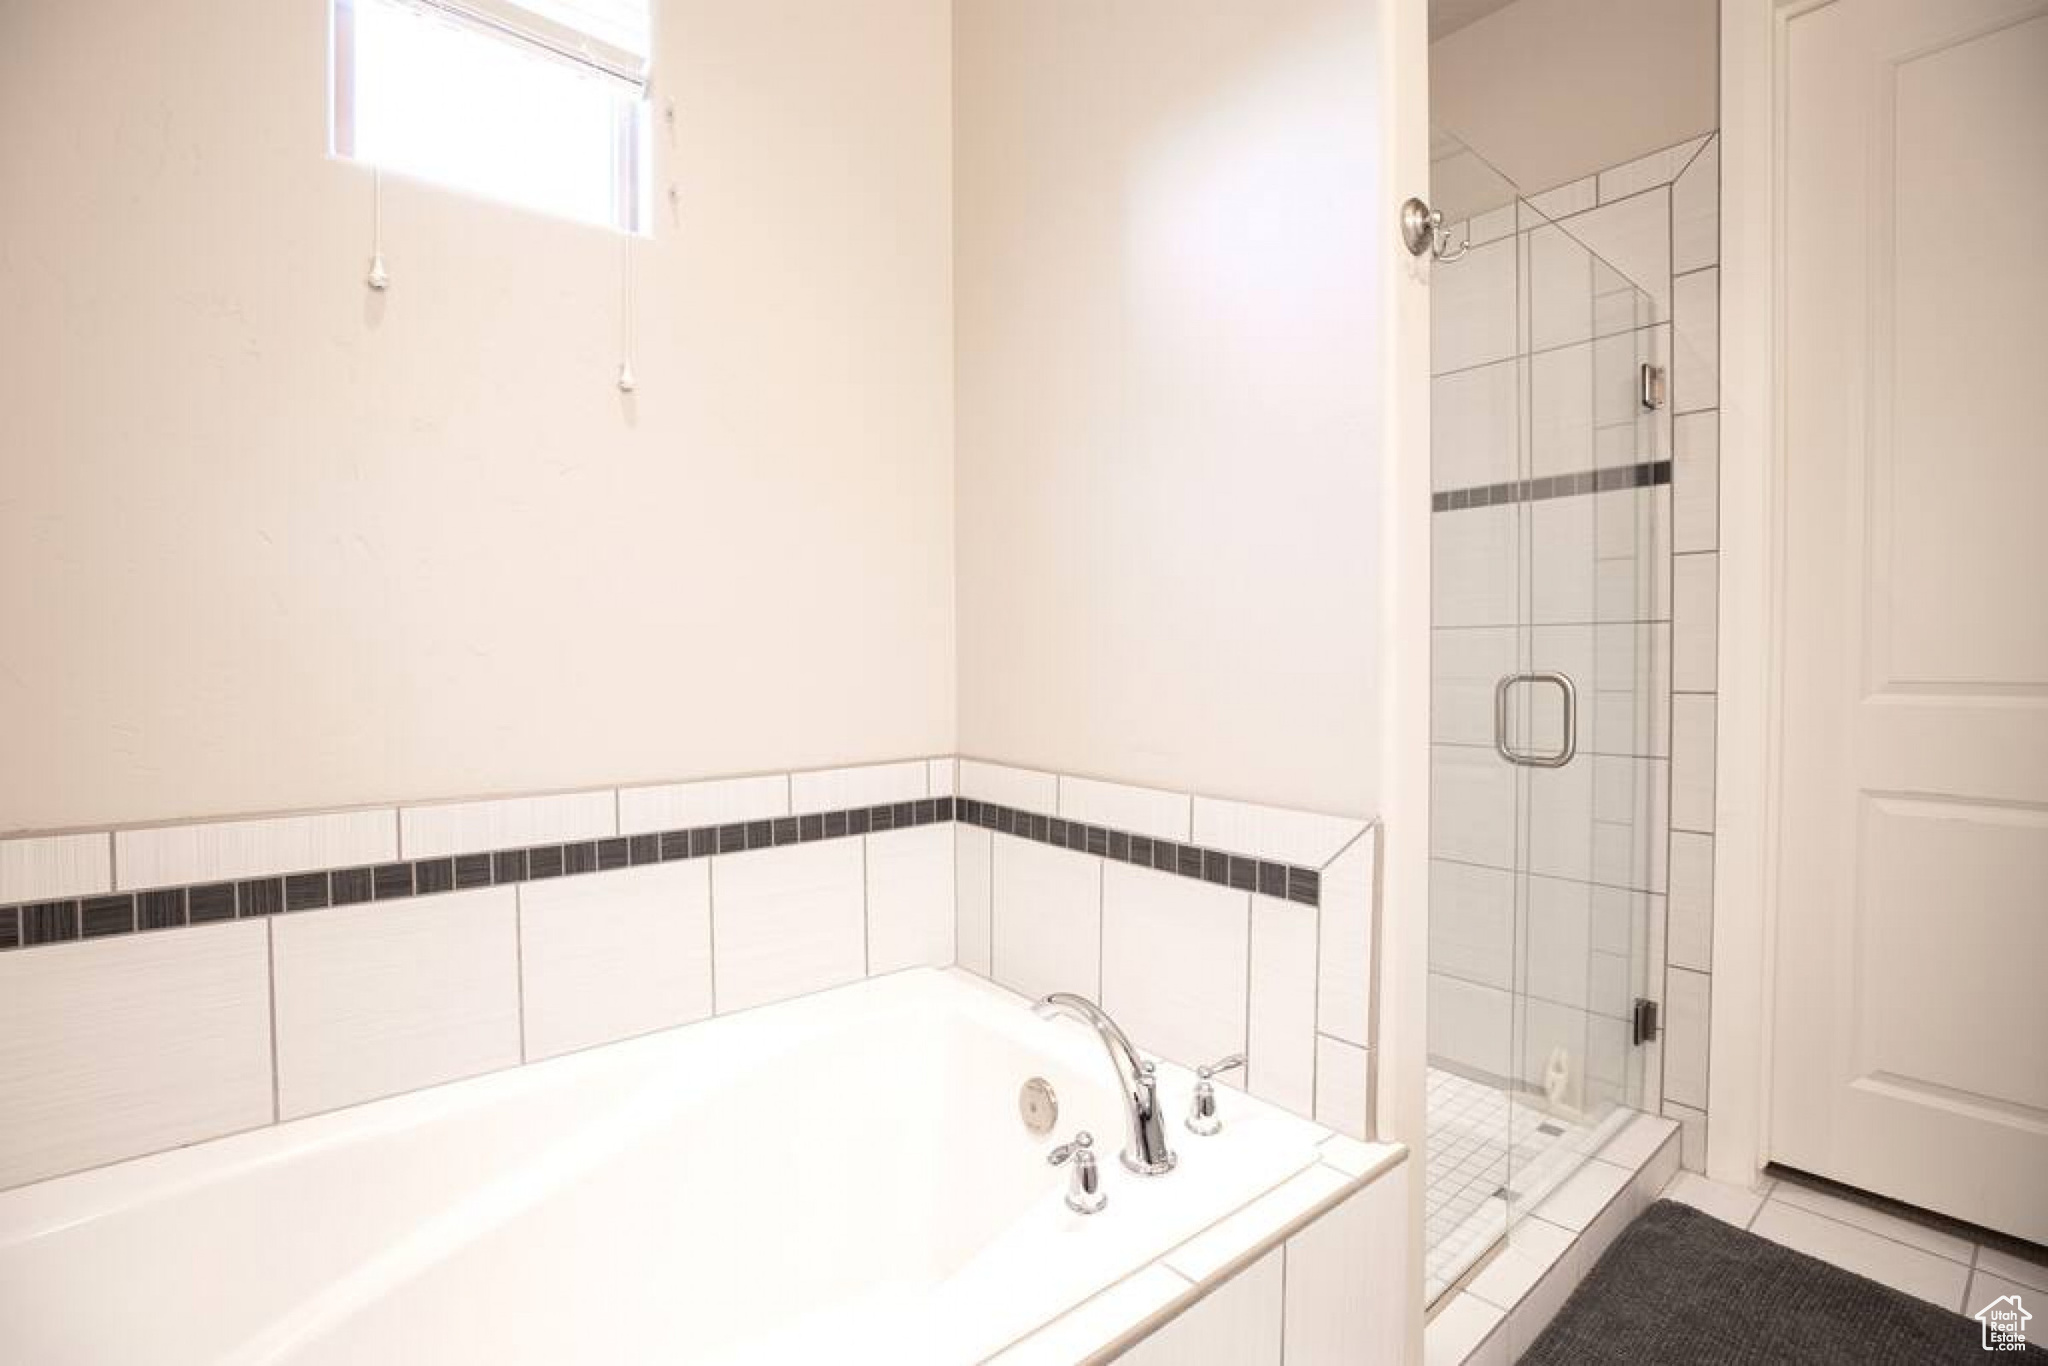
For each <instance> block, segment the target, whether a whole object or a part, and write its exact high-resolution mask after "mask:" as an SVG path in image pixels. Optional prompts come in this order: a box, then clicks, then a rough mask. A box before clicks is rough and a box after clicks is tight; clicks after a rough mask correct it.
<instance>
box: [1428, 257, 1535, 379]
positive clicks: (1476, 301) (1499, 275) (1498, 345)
mask: <svg viewBox="0 0 2048 1366" xmlns="http://www.w3.org/2000/svg"><path fill="white" fill-rule="evenodd" d="M1518 254H1519V248H1518V245H1517V243H1516V242H1515V241H1514V240H1510V239H1503V240H1502V241H1499V242H1492V243H1489V244H1487V245H1486V246H1481V247H1474V248H1472V250H1471V251H1469V252H1467V253H1466V255H1465V258H1464V259H1463V260H1461V261H1459V262H1458V264H1457V267H1456V268H1455V269H1445V270H1440V271H1438V272H1436V274H1435V275H1434V276H1433V277H1432V279H1431V300H1430V305H1431V316H1430V373H1431V374H1436V375H1441V374H1446V373H1448V372H1450V371H1452V370H1463V369H1467V368H1469V367H1471V366H1474V365H1488V364H1491V363H1492V362H1494V361H1498V360H1506V359H1507V358H1508V357H1510V356H1512V355H1514V354H1515V349H1516V341H1517V337H1516V331H1517V328H1516V317H1517V309H1516V307H1515V293H1516V286H1515V276H1516V269H1515V266H1516V258H1517V255H1518Z"/></svg>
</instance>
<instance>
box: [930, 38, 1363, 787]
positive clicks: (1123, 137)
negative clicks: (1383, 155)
mask: <svg viewBox="0 0 2048 1366" xmlns="http://www.w3.org/2000/svg"><path fill="white" fill-rule="evenodd" d="M1378 23H1379V19H1378V17H1377V15H1376V13H1375V11H1374V10H1373V9H1372V8H1371V7H1369V6H1360V5H1357V4H1349V3H1342V2H1341V0H1286V2H1285V3H1271V4H1260V5H1247V4H1244V3H1242V2H1241V0H1207V2H1205V3H1199V4H1189V3H1186V0H1137V2H1136V3H1127V4H1119V5H1103V4H1101V3H1099V0H1056V2H1053V3H1037V4H1030V5H1019V4H1014V3H1005V2H1004V0H961V2H960V3H959V4H957V5H956V6H955V41H954V53H955V101H954V113H955V142H956V146H955V167H956V171H955V178H956V214H957V231H956V238H955V251H956V255H957V275H956V293H957V347H958V350H957V365H958V390H957V402H958V425H957V441H958V468H959V476H958V477H959V535H960V558H959V574H960V578H959V614H960V615H959V620H960V748H961V751H962V752H963V753H967V754H974V755H980V756H983V757H987V758H993V759H1000V760H1007V761H1013V762H1017V763H1020V764H1026V765H1033V766H1037V767H1041V768H1051V769H1060V770H1063V771H1067V772H1077V773H1089V774H1097V775H1103V776H1111V777H1115V778H1120V779H1126V780H1129V781H1133V782H1141V783H1147V784H1151V785H1154V786H1159V787H1168V788H1177V789H1183V790H1194V791H1199V792H1207V793H1212V794H1216V795H1223V796H1234V797H1243V798H1248V799H1252V800H1258V801H1267V802H1273V803H1276V804H1282V805H1290V806H1297V807H1307V808H1314V809H1321V810H1328V811H1335V812H1343V813H1353V814H1365V813H1370V812H1371V811H1372V810H1373V809H1374V806H1375V805H1376V797H1377V792H1378V755H1377V752H1376V738H1375V731H1376V727H1377V725H1378V716H1377V713H1376V704H1377V695H1376V691H1375V686H1374V683H1375V679H1374V669H1375V660H1374V649H1373V641H1374V638H1375V629H1376V616H1375V613H1376V607H1375V596H1376V595H1375V579H1374V573H1373V570H1374V566H1375V564H1376V557H1377V549H1376V546H1375V527H1376V524H1377V518H1378V501H1377V500H1378V496H1379V494H1378V489H1379V477H1380V474H1379V469H1378V464H1377V455H1378V451H1377V431H1378V425H1377V424H1378V411H1377V404H1378V397H1377V396H1378V392H1379V386H1378V385H1377V384H1375V383H1374V382H1373V381H1372V377H1373V376H1374V375H1375V374H1376V372H1377V369H1378V365H1379V356H1380V352H1379V349H1378V348H1379V335H1380V334H1379V329H1378V327H1377V325H1376V323H1375V319H1377V318H1378V317H1379V314H1380V306H1381V296H1382V281H1381V280H1380V279H1379V278H1378V275H1377V270H1378V268H1379V266H1380V258H1379V256H1378V255H1377V253H1375V252H1374V251H1373V250H1371V249H1370V248H1369V244H1371V243H1373V242H1375V241H1376V240H1378V238H1379V235H1380V234H1382V233H1383V231H1384V229H1383V228H1382V227H1381V223H1382V220H1383V219H1384V217H1385V212H1386V204H1387V200H1386V195H1385V193H1384V191H1383V190H1382V189H1381V186H1380V179H1381V177H1380V172H1379V156H1380V140H1379V139H1380V126H1381V125H1380V112H1381V111H1380V96H1379V95H1378V93H1376V90H1375V86H1374V81H1373V73H1374V72H1375V71H1376V69H1377V55H1376V49H1375V45H1374V42H1375V34H1376V29H1377V25H1378Z"/></svg>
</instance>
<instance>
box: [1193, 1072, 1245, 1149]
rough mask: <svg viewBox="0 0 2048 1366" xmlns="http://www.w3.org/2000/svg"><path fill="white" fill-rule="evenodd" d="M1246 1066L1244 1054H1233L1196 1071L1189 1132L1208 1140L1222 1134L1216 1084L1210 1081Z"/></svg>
mask: <svg viewBox="0 0 2048 1366" xmlns="http://www.w3.org/2000/svg"><path fill="white" fill-rule="evenodd" d="M1243 1066H1244V1054H1242V1053H1232V1054H1231V1055H1230V1056H1229V1057H1227V1058H1218V1059H1217V1060H1216V1061H1214V1062H1212V1063H1207V1064H1205V1065H1203V1066H1201V1067H1197V1068H1196V1069H1195V1098H1194V1101H1193V1103H1192V1104H1190V1105H1189V1106H1188V1132H1189V1133H1193V1134H1200V1135H1201V1136H1202V1137H1204V1138H1207V1137H1209V1136H1210V1135H1212V1134H1215V1133H1219V1132H1221V1130H1222V1128H1223V1120H1222V1119H1221V1118H1220V1117H1218V1115H1217V1114H1216V1084H1215V1083H1214V1082H1212V1081H1210V1080H1209V1079H1210V1078H1211V1077H1213V1076H1215V1075H1216V1074H1217V1073H1219V1072H1228V1071H1230V1070H1231V1069H1232V1068H1234V1067H1243Z"/></svg>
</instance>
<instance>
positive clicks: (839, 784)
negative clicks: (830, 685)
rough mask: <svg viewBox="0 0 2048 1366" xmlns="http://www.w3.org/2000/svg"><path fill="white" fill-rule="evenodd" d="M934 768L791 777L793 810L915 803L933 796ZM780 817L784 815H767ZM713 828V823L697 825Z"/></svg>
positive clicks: (869, 767) (922, 765)
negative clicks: (887, 803)
mask: <svg viewBox="0 0 2048 1366" xmlns="http://www.w3.org/2000/svg"><path fill="white" fill-rule="evenodd" d="M931 781H932V778H931V765H930V763H928V762H927V761H926V760H923V759H912V760H910V761H908V762H906V763H899V764H863V765H861V766H860V767H857V768H826V769H817V770H813V771H811V772H806V773H792V774H790V775H789V799H790V810H791V811H792V812H794V813H797V814H802V813H804V812H807V811H839V810H843V809H845V808H847V807H853V806H879V805H881V804H882V803H884V802H905V801H915V800H917V799H918V798H920V797H928V796H931V795H932V792H931ZM768 814H781V813H779V812H778V813H768ZM697 823H700V824H707V825H708V824H710V823H711V822H709V821H705V822H697Z"/></svg>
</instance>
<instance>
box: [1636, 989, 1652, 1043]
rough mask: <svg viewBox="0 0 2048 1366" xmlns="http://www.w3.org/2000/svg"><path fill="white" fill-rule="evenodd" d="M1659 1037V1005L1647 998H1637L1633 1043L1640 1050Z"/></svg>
mask: <svg viewBox="0 0 2048 1366" xmlns="http://www.w3.org/2000/svg"><path fill="white" fill-rule="evenodd" d="M1656 1037H1657V1003H1656V1002H1655V1001H1652V1000H1651V999H1649V998H1648V997H1647V996H1638V997H1636V1008H1635V1028H1634V1031H1633V1042H1634V1043H1635V1045H1636V1047H1638V1048H1640V1047H1642V1046H1643V1045H1644V1044H1646V1043H1648V1042H1649V1041H1650V1040H1652V1039H1654V1038H1656Z"/></svg>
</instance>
